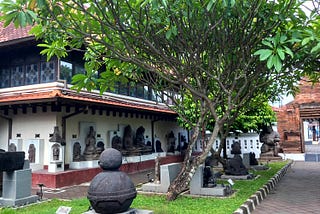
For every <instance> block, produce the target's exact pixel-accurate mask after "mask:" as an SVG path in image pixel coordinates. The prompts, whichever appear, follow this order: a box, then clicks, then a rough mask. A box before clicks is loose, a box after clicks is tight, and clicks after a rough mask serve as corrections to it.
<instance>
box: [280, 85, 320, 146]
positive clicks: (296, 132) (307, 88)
mask: <svg viewBox="0 0 320 214" xmlns="http://www.w3.org/2000/svg"><path fill="white" fill-rule="evenodd" d="M319 102H320V83H317V84H312V83H311V82H309V81H308V80H307V79H303V80H301V81H300V83H299V93H297V95H296V96H295V98H294V101H292V102H291V103H288V104H287V105H285V106H282V107H281V108H278V109H274V110H275V112H276V114H277V122H278V132H279V134H280V140H281V141H280V144H281V145H282V146H283V149H284V151H285V152H304V144H303V142H301V141H302V139H303V136H302V128H303V127H301V125H302V121H301V120H300V110H299V109H300V105H301V104H308V103H319ZM319 107H320V106H319Z"/></svg>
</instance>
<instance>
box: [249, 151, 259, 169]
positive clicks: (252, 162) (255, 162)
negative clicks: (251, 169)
mask: <svg viewBox="0 0 320 214" xmlns="http://www.w3.org/2000/svg"><path fill="white" fill-rule="evenodd" d="M249 161H250V165H251V166H255V165H258V164H259V163H258V160H257V159H256V154H255V153H254V152H250V153H249Z"/></svg>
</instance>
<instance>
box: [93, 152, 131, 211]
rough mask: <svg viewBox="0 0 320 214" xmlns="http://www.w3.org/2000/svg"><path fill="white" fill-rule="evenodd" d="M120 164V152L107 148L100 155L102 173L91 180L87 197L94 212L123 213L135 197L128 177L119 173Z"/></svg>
mask: <svg viewBox="0 0 320 214" xmlns="http://www.w3.org/2000/svg"><path fill="white" fill-rule="evenodd" d="M121 164H122V155H121V152H120V151H118V150H116V149H113V148H108V149H106V150H104V151H103V152H102V153H101V155H100V159H99V165H100V167H101V168H102V169H103V172H100V173H99V174H98V175H96V176H95V177H94V178H93V179H92V181H91V184H90V186H89V189H88V196H87V198H88V199H89V201H90V204H91V206H92V208H93V209H94V210H95V212H97V213H101V214H111V213H121V212H125V211H127V210H128V209H129V208H130V205H131V204H132V201H133V199H135V197H136V196H137V191H136V188H135V186H134V184H133V182H132V181H131V179H130V177H129V176H128V175H127V174H126V173H124V172H121V171H119V168H120V166H121Z"/></svg>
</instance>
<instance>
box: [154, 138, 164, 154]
mask: <svg viewBox="0 0 320 214" xmlns="http://www.w3.org/2000/svg"><path fill="white" fill-rule="evenodd" d="M156 152H163V150H162V148H161V142H160V140H156Z"/></svg>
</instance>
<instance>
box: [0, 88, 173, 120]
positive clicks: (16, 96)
mask: <svg viewBox="0 0 320 214" xmlns="http://www.w3.org/2000/svg"><path fill="white" fill-rule="evenodd" d="M55 98H62V99H65V100H73V101H82V102H88V103H96V104H100V105H101V104H102V105H107V106H114V107H121V108H127V109H136V110H142V111H152V112H158V113H165V114H172V115H176V113H175V112H174V111H172V110H170V109H169V108H168V107H167V106H165V105H163V104H156V103H151V102H150V103H147V102H139V101H133V100H128V99H119V98H115V97H111V96H100V95H95V94H92V93H81V92H80V93H77V92H75V91H73V90H69V89H57V88H52V89H51V90H50V89H48V90H33V91H28V92H23V91H20V92H18V93H7V94H2V95H1V96H0V104H1V105H9V104H16V103H19V104H22V103H33V102H43V101H49V100H52V99H55Z"/></svg>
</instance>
